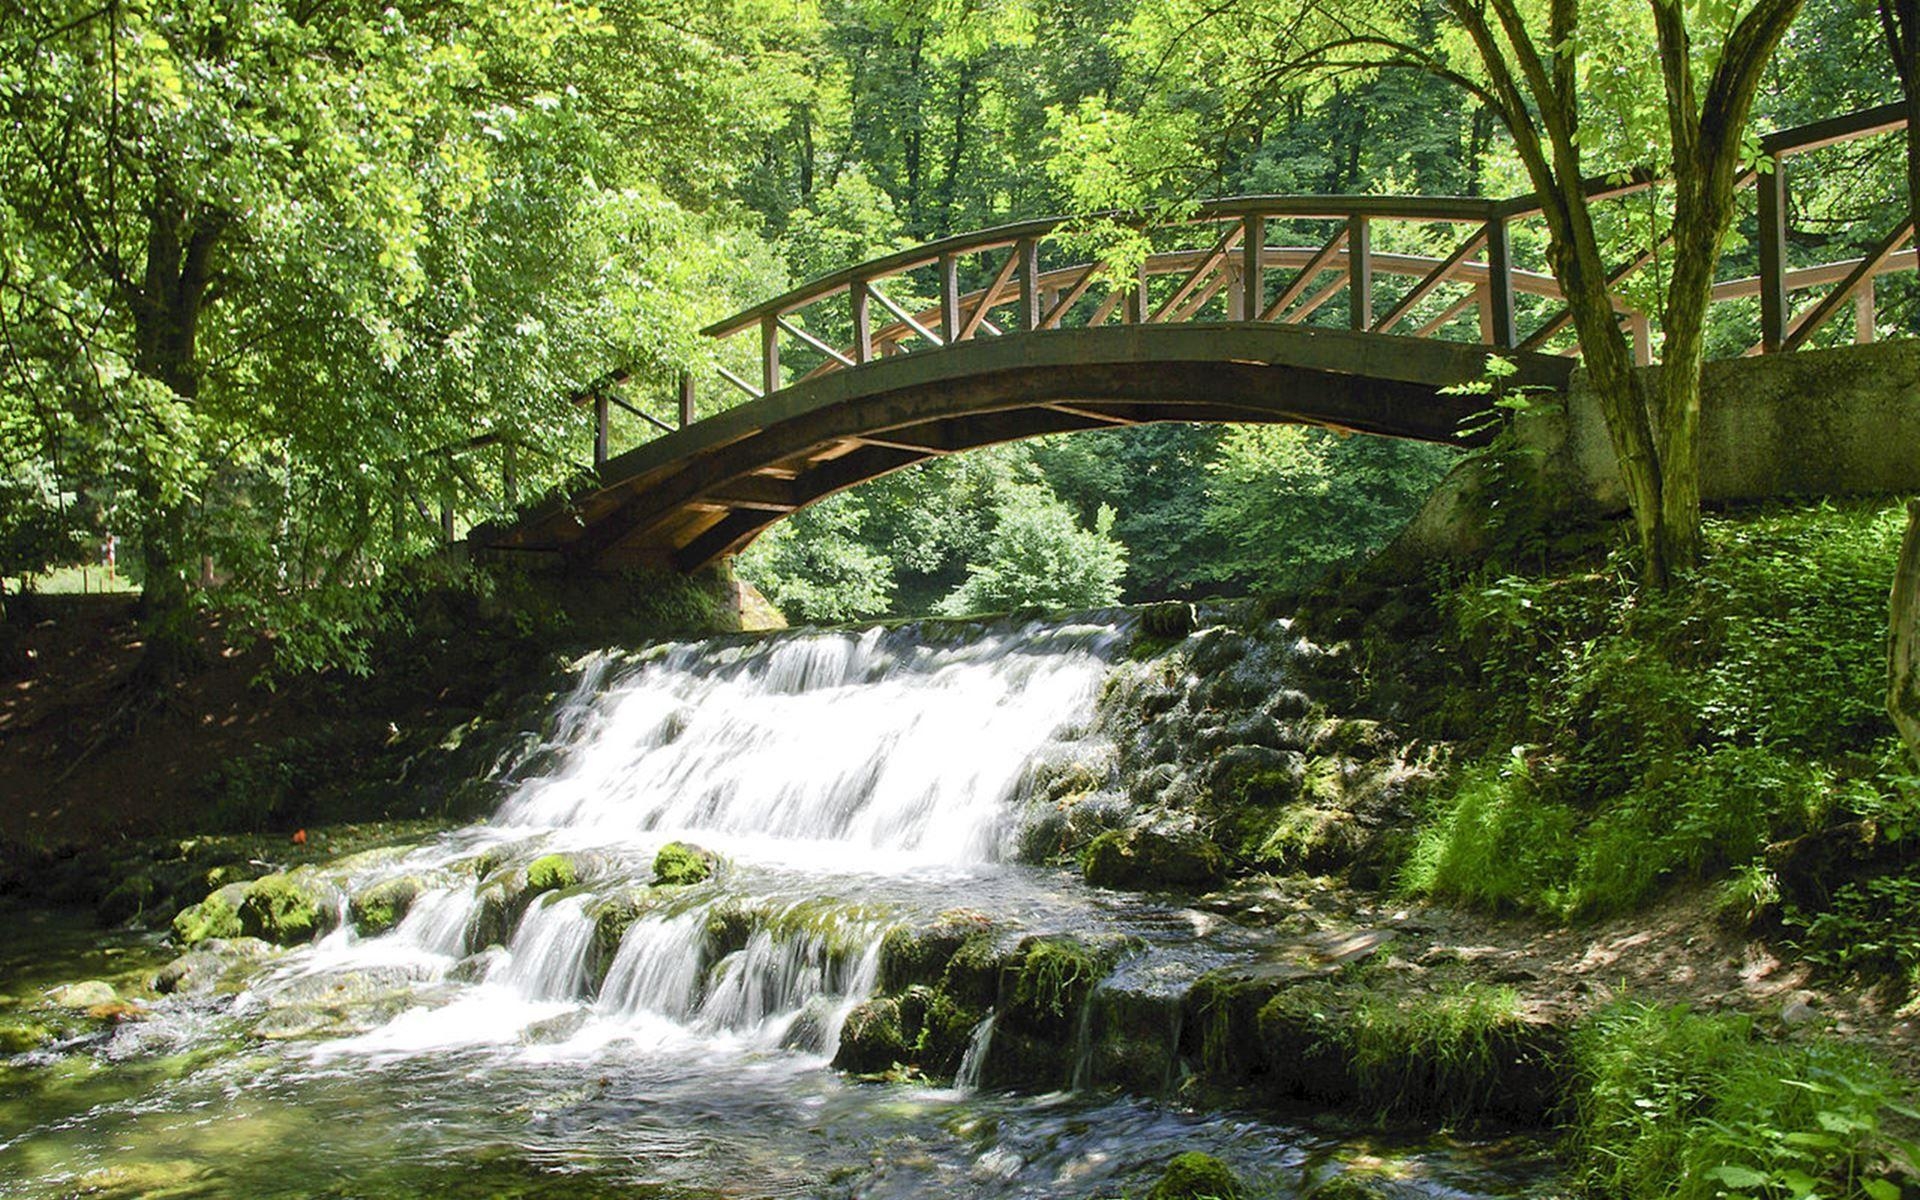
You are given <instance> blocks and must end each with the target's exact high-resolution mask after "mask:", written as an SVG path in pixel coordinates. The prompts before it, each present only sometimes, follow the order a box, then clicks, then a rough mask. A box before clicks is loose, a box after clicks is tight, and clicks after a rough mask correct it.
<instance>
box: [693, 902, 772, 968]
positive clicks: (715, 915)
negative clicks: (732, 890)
mask: <svg viewBox="0 0 1920 1200" xmlns="http://www.w3.org/2000/svg"><path fill="white" fill-rule="evenodd" d="M765 920H766V914H765V913H763V912H760V911H759V910H757V909H754V908H749V907H748V906H747V905H745V904H741V903H738V902H729V903H726V904H721V905H717V906H715V907H714V908H713V909H711V910H710V911H709V912H708V913H707V936H706V940H705V942H704V943H703V945H702V947H701V950H702V954H703V955H704V960H705V961H706V962H710V963H711V962H718V961H719V960H720V959H723V958H725V957H726V956H727V955H729V954H732V953H733V952H734V951H736V950H744V949H745V948H746V945H747V940H748V939H749V938H751V937H752V936H753V931H754V930H756V929H758V928H760V926H761V924H762V923H764V922H765Z"/></svg>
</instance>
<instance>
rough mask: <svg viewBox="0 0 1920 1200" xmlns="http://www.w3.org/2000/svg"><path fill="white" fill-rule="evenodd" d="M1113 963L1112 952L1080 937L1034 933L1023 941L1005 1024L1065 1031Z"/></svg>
mask: <svg viewBox="0 0 1920 1200" xmlns="http://www.w3.org/2000/svg"><path fill="white" fill-rule="evenodd" d="M1111 965H1112V959H1111V957H1110V956H1108V955H1105V954H1102V953H1100V952H1099V951H1096V950H1095V949H1093V948H1092V947H1090V946H1088V945H1086V944H1085V943H1084V942H1081V941H1080V940H1079V939H1077V938H1072V937H1064V936H1048V937H1033V938H1028V939H1026V940H1025V941H1023V942H1021V944H1020V946H1019V953H1018V957H1017V958H1015V959H1014V962H1013V969H1012V978H1011V980H1010V983H1011V985H1012V986H1011V987H1010V988H1007V989H1005V991H1006V993H1007V994H1006V996H1005V999H1006V1012H1005V1020H1006V1023H1007V1024H1008V1025H1009V1026H1010V1027H1013V1028H1024V1029H1036V1030H1040V1029H1052V1028H1060V1029H1064V1028H1065V1027H1066V1026H1068V1025H1070V1024H1071V1023H1072V1022H1073V1021H1074V1020H1076V1019H1077V1018H1078V1016H1079V1013H1080V1009H1081V1006H1082V1005H1083V1004H1084V1003H1085V1002H1086V999H1087V996H1088V994H1089V993H1091V992H1092V991H1093V986H1094V985H1095V984H1097V983H1099V982H1100V980H1101V979H1102V978H1103V977H1104V976H1105V975H1106V973H1107V970H1108V968H1109V967H1110V966H1111Z"/></svg>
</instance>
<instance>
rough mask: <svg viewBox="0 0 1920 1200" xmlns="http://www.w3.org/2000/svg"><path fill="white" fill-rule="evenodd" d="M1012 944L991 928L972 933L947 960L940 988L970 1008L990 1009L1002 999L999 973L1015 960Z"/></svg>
mask: <svg viewBox="0 0 1920 1200" xmlns="http://www.w3.org/2000/svg"><path fill="white" fill-rule="evenodd" d="M1013 958H1014V951H1013V947H1011V946H1008V945H1003V944H1002V942H1001V939H1000V936H999V935H998V934H997V933H995V932H993V931H992V930H983V931H981V932H979V933H974V934H969V935H968V936H967V938H966V940H965V941H963V942H961V943H960V949H958V950H956V951H954V954H953V957H952V958H950V959H948V960H947V969H946V972H945V973H944V974H943V975H942V976H941V977H940V988H941V990H942V991H944V992H946V993H947V994H948V995H949V996H952V997H953V998H954V999H955V1000H956V1001H958V1002H959V1003H960V1004H962V1005H965V1006H967V1007H969V1008H982V1009H985V1008H991V1007H993V1006H994V1005H995V1004H996V1003H998V1001H999V999H1000V976H1001V973H1002V972H1003V971H1005V970H1006V969H1007V967H1008V966H1009V965H1010V964H1011V963H1012V961H1013Z"/></svg>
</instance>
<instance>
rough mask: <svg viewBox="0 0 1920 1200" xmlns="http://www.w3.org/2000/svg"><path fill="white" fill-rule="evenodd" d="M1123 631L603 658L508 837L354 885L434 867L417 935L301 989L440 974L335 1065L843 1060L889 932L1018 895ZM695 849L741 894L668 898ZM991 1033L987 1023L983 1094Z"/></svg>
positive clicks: (721, 885) (863, 638)
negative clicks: (649, 1050)
mask: <svg viewBox="0 0 1920 1200" xmlns="http://www.w3.org/2000/svg"><path fill="white" fill-rule="evenodd" d="M1120 632H1121V631H1120V630H1119V629H1118V628H1117V627H1116V626H1115V625H1111V624H1088V625H1081V626H1064V627H1042V626H1038V625H1035V626H1031V627H1029V628H1027V629H1023V630H1016V629H1013V628H1007V627H1003V628H1001V629H999V630H998V631H993V630H987V631H975V632H974V636H971V637H970V638H969V640H967V641H965V642H964V643H962V642H955V643H953V644H946V645H943V644H934V643H932V642H930V641H929V640H927V639H925V638H923V637H922V636H921V635H919V634H918V633H917V632H915V631H912V630H901V629H893V630H887V629H872V630H867V631H864V632H858V633H843V632H829V633H809V634H797V635H787V636H782V637H775V638H770V639H763V640H759V641H740V642H719V643H709V644H704V645H688V646H676V647H670V648H667V649H665V650H664V651H657V652H653V653H650V654H647V655H643V656H640V657H639V658H638V659H633V658H629V657H626V656H622V655H620V654H617V653H606V654H600V655H595V656H593V657H591V658H590V659H588V660H587V661H585V662H583V663H582V664H581V666H580V668H579V670H578V678H577V680H576V683H575V685H574V686H573V688H572V689H571V690H570V692H569V693H568V694H567V695H566V696H565V698H564V699H563V700H561V701H560V702H559V704H558V705H557V707H556V711H555V713H554V716H553V719H552V720H551V722H550V725H549V728H550V731H551V732H550V735H549V738H548V741H547V744H546V745H545V746H544V747H542V748H541V750H540V752H538V753H534V754H530V755H528V756H526V761H528V762H541V763H545V764H548V765H547V767H546V768H545V769H544V771H543V772H542V773H539V774H536V775H533V776H532V777H529V778H526V779H524V780H522V781H520V782H519V783H518V784H517V785H516V788H515V790H514V792H513V793H512V794H511V795H510V796H509V797H508V799H507V800H506V801H505V802H504V803H503V804H502V806H501V808H500V811H499V813H498V814H497V815H496V817H495V818H494V820H493V821H491V822H489V823H487V825H485V826H484V827H479V826H476V827H474V828H473V829H469V830H465V831H458V832H456V833H452V834H449V835H447V836H446V837H444V838H443V839H442V840H441V842H440V843H438V844H437V846H435V847H428V848H424V849H422V850H421V851H418V852H415V853H412V854H409V855H407V856H405V857H403V858H400V859H397V860H395V861H394V862H392V863H390V864H384V865H380V866H376V867H373V868H371V869H369V868H365V867H363V868H361V869H360V870H359V871H358V872H357V873H356V874H355V875H354V876H353V877H352V878H351V879H349V880H346V881H343V883H342V886H343V887H348V888H364V887H371V886H377V885H379V884H381V883H383V882H385V881H387V880H391V879H397V878H400V877H402V876H405V875H413V876H416V877H418V879H419V885H418V886H419V891H418V893H417V895H416V896H415V899H414V901H413V903H412V905H411V906H410V908H409V910H408V911H407V913H406V915H405V916H404V918H403V919H402V920H401V921H400V922H399V923H398V925H397V926H395V927H394V928H393V929H392V930H390V931H388V932H386V933H383V934H380V935H378V936H373V937H367V938H364V939H362V938H355V937H351V936H346V937H344V938H343V940H342V942H341V945H340V946H337V947H333V948H331V949H330V950H329V951H328V952H327V953H326V954H319V953H317V952H318V951H319V949H320V948H319V947H315V948H314V951H313V952H308V953H309V958H308V960H306V961H305V962H304V963H302V964H301V965H300V966H299V967H298V968H297V969H290V970H288V971H287V972H286V974H287V976H288V977H289V978H293V977H295V976H302V977H304V976H310V975H312V974H314V973H325V972H327V971H335V972H346V971H350V970H359V971H362V972H364V971H366V970H367V969H368V968H369V966H370V965H379V966H381V967H383V968H389V969H390V968H392V967H394V966H401V967H405V968H407V970H408V972H409V977H410V978H413V979H415V980H417V981H419V986H418V987H417V988H416V989H415V991H414V992H413V993H412V994H411V995H410V997H409V999H410V1003H409V1004H408V1006H407V1008H406V1010H405V1011H404V1012H402V1013H401V1014H400V1015H399V1016H397V1017H394V1018H392V1019H391V1020H389V1021H387V1022H386V1023H385V1024H384V1025H383V1026H381V1027H379V1028H376V1029H373V1030H371V1031H367V1032H364V1033H360V1034H359V1035H358V1036H355V1037H349V1038H345V1039H342V1040H339V1041H335V1042H333V1043H330V1044H328V1045H327V1047H326V1048H325V1050H324V1051H323V1053H324V1054H325V1055H326V1056H328V1057H332V1056H338V1055H342V1054H352V1053H357V1052H367V1053H377V1054H379V1055H382V1056H396V1055H397V1056H403V1057H404V1056H406V1055H409V1054H425V1053H438V1052H442V1051H446V1050H449V1049H453V1048H457V1047H468V1048H472V1049H476V1050H480V1049H487V1048H493V1049H495V1050H500V1049H504V1048H508V1047H518V1048H520V1049H522V1050H525V1051H527V1052H529V1053H531V1052H534V1050H535V1048H538V1050H539V1052H540V1053H554V1052H557V1051H559V1050H564V1048H565V1047H566V1046H568V1045H574V1044H578V1045H579V1046H581V1047H586V1048H591V1047H593V1046H604V1045H607V1044H609V1043H612V1042H620V1041H626V1042H630V1043H632V1044H634V1045H636V1046H647V1045H653V1044H656V1043H658V1044H663V1045H664V1044H667V1043H674V1044H692V1045H706V1046H708V1047H710V1048H719V1049H724V1048H726V1047H734V1048H737V1050H738V1052H742V1053H756V1054H765V1053H768V1052H775V1053H778V1052H782V1051H786V1052H795V1053H799V1054H801V1055H803V1056H804V1055H812V1056H814V1061H817V1060H818V1056H822V1055H825V1056H831V1055H832V1054H833V1052H834V1050H835V1048H836V1047H837V1045H838V1043H839V1038H840V1032H841V1029H842V1027H843V1025H844V1023H845V1021H846V1020H847V1018H848V1016H849V1014H850V1012H851V1011H852V1010H853V1009H854V1008H855V1007H856V1006H857V1005H858V1004H859V1003H860V1002H861V1001H862V1000H864V999H865V998H866V997H867V996H868V995H870V994H871V993H872V991H873V989H874V986H875V981H876V979H877V976H878V973H879V961H880V945H881V940H882V937H883V935H884V934H885V932H886V930H887V929H888V928H889V927H891V926H892V925H894V924H897V923H898V921H899V920H900V919H901V917H902V915H904V914H909V913H912V912H915V911H918V912H920V913H922V914H923V915H929V914H931V913H933V912H938V911H940V910H941V909H943V908H952V907H956V906H959V905H961V904H964V903H968V902H971V901H972V900H973V899H974V898H975V895H976V892H977V889H978V888H979V887H981V886H986V885H988V883H989V881H991V880H994V879H997V878H1000V876H996V875H995V874H994V872H996V871H1001V870H1002V868H1000V867H999V866H998V864H1000V863H1002V862H1003V861H1004V860H1005V859H1007V858H1008V857H1009V854H1010V850H1011V847H1012V845H1013V842H1014V838H1015V835H1016V833H1017V828H1018V817H1019V809H1020V806H1021V804H1022V802H1023V800H1024V796H1023V793H1022V788H1023V781H1024V780H1025V779H1026V778H1027V777H1028V773H1029V767H1030V765H1031V763H1032V762H1033V761H1034V759H1035V758H1036V756H1038V755H1039V754H1041V753H1042V752H1043V751H1045V750H1046V749H1047V747H1048V746H1049V745H1050V744H1051V743H1053V742H1054V741H1056V740H1058V739H1059V738H1060V737H1062V736H1068V737H1071V736H1074V734H1073V731H1074V730H1076V729H1078V728H1079V727H1080V726H1082V725H1084V723H1085V722H1086V720H1087V718H1088V716H1089V714H1090V713H1091V710H1092V706H1093V702H1094V699H1095V696H1096V694H1097V690H1098V687H1099V685H1100V682H1101V680H1102V678H1103V677H1104V674H1105V671H1106V657H1107V652H1108V651H1109V650H1110V648H1111V647H1112V646H1113V645H1114V644H1115V643H1116V641H1117V640H1118V638H1119V637H1120ZM669 841H687V842H692V843H694V844H696V845H698V846H700V847H701V848H703V849H705V850H707V851H708V852H710V853H713V854H715V855H717V856H718V861H719V863H720V866H719V870H718V871H717V873H716V875H715V877H714V878H713V879H711V880H709V881H707V882H705V883H700V884H695V885H690V886H679V887H656V886H654V885H653V879H652V863H653V858H654V855H655V853H656V851H658V850H659V848H660V847H661V846H662V845H664V844H665V843H667V842H669ZM556 854H558V855H562V856H565V857H566V858H567V860H568V862H569V863H570V864H575V865H578V870H577V871H575V872H574V873H572V874H569V875H565V876H564V877H563V876H554V875H552V874H551V872H543V873H541V880H542V882H541V883H540V884H539V885H538V886H539V888H541V889H543V890H540V891H538V892H537V893H536V892H535V891H534V884H533V883H532V882H531V879H530V874H529V868H530V867H531V866H532V865H533V864H534V863H535V862H536V861H537V860H539V859H541V858H543V857H549V856H552V855H556ZM983 873H984V874H983ZM556 882H558V883H562V884H564V885H565V886H560V887H555V886H554V884H555V883H556ZM1000 886H1008V885H1006V884H1004V883H1002V884H1001V885H1000ZM466 954H474V955H476V959H475V961H474V963H473V964H472V965H471V966H461V965H458V960H459V959H460V957H461V956H462V955H466ZM480 956H484V957H480ZM991 1033H992V1029H991V1022H988V1023H987V1024H985V1025H983V1026H982V1028H981V1029H980V1030H978V1031H976V1034H975V1038H974V1041H975V1045H974V1046H973V1048H972V1049H970V1050H969V1052H968V1056H967V1063H966V1065H965V1068H964V1071H963V1073H965V1074H967V1076H968V1078H969V1079H970V1080H977V1077H978V1073H979V1067H980V1060H982V1059H984V1057H985V1051H986V1048H987V1042H988V1039H989V1038H990V1036H991Z"/></svg>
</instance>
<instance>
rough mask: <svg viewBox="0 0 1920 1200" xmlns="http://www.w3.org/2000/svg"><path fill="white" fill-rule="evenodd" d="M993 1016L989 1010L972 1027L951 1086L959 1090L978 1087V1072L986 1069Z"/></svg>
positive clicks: (967, 1090) (970, 1090)
mask: <svg viewBox="0 0 1920 1200" xmlns="http://www.w3.org/2000/svg"><path fill="white" fill-rule="evenodd" d="M993 1018H994V1014H993V1013H991V1012H989V1013H988V1014H987V1015H986V1016H985V1017H984V1018H983V1019H982V1020H981V1022H980V1023H979V1024H978V1025H975V1026H974V1027H973V1036H972V1037H970V1038H968V1039H967V1052H966V1053H965V1054H963V1055H961V1056H960V1069H959V1070H958V1071H957V1072H955V1073H954V1076H953V1086H954V1087H955V1088H956V1089H958V1090H960V1091H963V1092H973V1091H978V1090H979V1089H980V1073H981V1072H982V1071H984V1070H985V1069H986V1066H987V1051H988V1050H989V1049H991V1048H992V1046H993Z"/></svg>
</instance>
